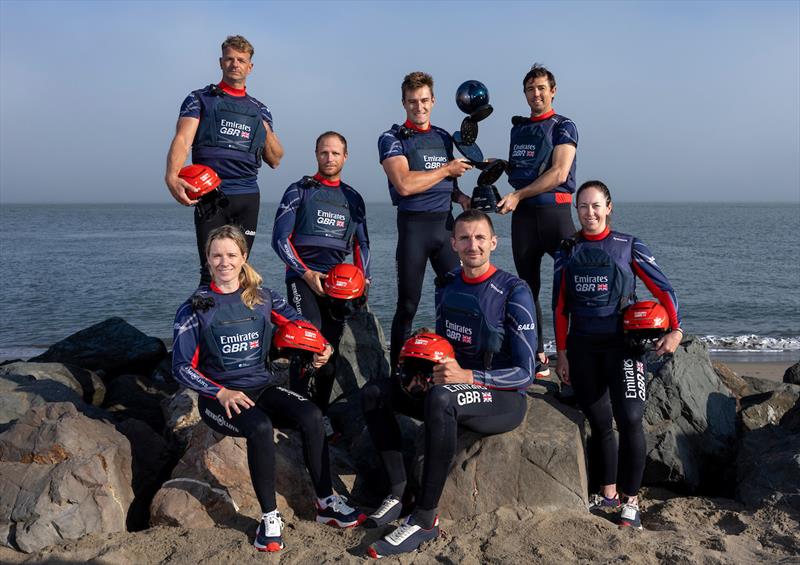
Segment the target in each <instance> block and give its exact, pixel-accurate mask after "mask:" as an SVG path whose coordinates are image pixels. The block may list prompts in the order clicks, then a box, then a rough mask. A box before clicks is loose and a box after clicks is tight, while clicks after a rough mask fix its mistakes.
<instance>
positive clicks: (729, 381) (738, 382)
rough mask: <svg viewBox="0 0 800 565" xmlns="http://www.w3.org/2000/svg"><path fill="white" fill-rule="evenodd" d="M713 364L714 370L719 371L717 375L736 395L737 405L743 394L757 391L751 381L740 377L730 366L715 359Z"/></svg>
mask: <svg viewBox="0 0 800 565" xmlns="http://www.w3.org/2000/svg"><path fill="white" fill-rule="evenodd" d="M711 366H712V367H714V372H715V373H717V376H718V377H719V378H720V380H721V381H722V383H723V384H724V385H725V386H726V387H728V390H730V391H731V392H732V393H733V395H734V396H735V397H736V401H737V406H738V401H739V399H741V398H742V397H743V396H748V395H751V394H753V393H754V392H755V390H754V389H753V387H752V386H750V383H748V382H747V381H746V380H745V379H744V377H740V376H739V375H738V374H736V372H735V371H734V370H733V369H731V368H730V367H728V366H727V365H726V364H725V363H720V362H719V361H714V362H713V363H711Z"/></svg>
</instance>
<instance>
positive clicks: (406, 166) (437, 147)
mask: <svg viewBox="0 0 800 565" xmlns="http://www.w3.org/2000/svg"><path fill="white" fill-rule="evenodd" d="M400 88H401V92H402V102H403V108H404V109H405V111H406V121H405V123H403V125H398V124H394V125H393V126H392V127H391V129H389V130H387V131H385V132H383V133H382V134H381V136H380V138H379V139H378V152H379V155H380V162H381V165H382V166H383V170H384V172H385V173H386V177H387V179H388V182H389V195H390V197H391V199H392V204H393V205H394V206H397V235H398V239H397V249H396V252H395V258H396V261H397V309H396V310H395V314H394V319H393V320H392V333H391V363H392V367H396V365H397V360H398V356H399V354H400V348H401V347H402V346H403V343H405V341H406V339H408V337H409V336H410V335H411V325H412V323H413V321H414V316H415V315H416V313H417V306H418V305H419V300H420V296H421V294H422V282H423V280H424V278H425V266H426V265H427V263H428V261H430V263H431V266H432V267H433V270H434V271H435V272H436V276H438V277H442V276H444V275H445V274H447V273H448V272H450V271H452V270H453V269H455V268H456V267H458V257H457V256H456V254H455V252H454V251H453V249H452V248H451V247H450V236H451V234H452V230H453V215H452V213H451V210H452V203H453V202H458V203H459V204H461V206H462V207H463V208H464V209H466V208H468V207H469V197H468V196H467V195H466V194H464V193H463V192H461V191H459V189H458V185H457V183H456V178H457V177H460V176H461V175H463V174H464V173H465V172H466V171H468V170H469V169H471V168H472V166H471V165H470V164H468V163H467V162H466V161H464V160H461V159H454V158H453V142H452V139H451V138H450V134H449V133H447V131H445V130H444V129H442V128H438V127H436V126H434V125H431V121H430V120H431V110H432V109H433V106H434V104H435V103H436V98H435V97H434V95H433V78H432V77H431V76H430V75H429V74H426V73H423V72H419V71H417V72H413V73H410V74H408V75H406V77H405V78H404V79H403V83H402V85H401V87H400Z"/></svg>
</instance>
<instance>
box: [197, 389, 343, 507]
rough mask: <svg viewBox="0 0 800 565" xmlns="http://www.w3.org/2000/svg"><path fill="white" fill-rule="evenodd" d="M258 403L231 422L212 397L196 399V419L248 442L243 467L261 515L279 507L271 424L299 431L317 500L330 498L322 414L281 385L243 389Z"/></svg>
mask: <svg viewBox="0 0 800 565" xmlns="http://www.w3.org/2000/svg"><path fill="white" fill-rule="evenodd" d="M243 392H244V393H245V394H247V396H249V397H250V398H252V399H253V400H254V401H255V403H256V405H255V406H253V407H251V408H247V409H241V410H242V412H241V414H235V413H234V414H233V415H232V417H231V419H230V420H229V419H228V418H227V416H225V408H223V407H222V404H220V403H219V401H218V400H217V399H216V398H208V397H207V396H203V395H200V398H199V402H198V408H199V410H200V417H201V418H202V419H203V421H204V422H205V423H206V424H207V425H208V426H209V427H210V428H211V429H212V430H214V431H215V432H219V433H221V434H224V435H226V436H233V437H244V438H247V466H248V467H249V468H250V479H251V480H252V481H253V490H255V492H256V497H257V498H258V503H259V504H260V505H261V512H263V513H266V512H271V511H273V510H275V509H276V508H277V505H276V502H275V442H274V436H273V431H272V428H273V425H274V426H276V427H278V428H290V429H295V430H299V431H300V435H301V436H302V440H303V457H304V458H305V462H306V468H307V469H308V472H309V474H310V475H311V482H312V483H313V485H314V492H316V494H317V496H318V497H319V498H324V497H327V496H330V495H331V494H333V489H332V487H331V470H330V461H329V458H328V442H326V441H325V431H324V430H323V428H322V413H321V412H320V411H319V409H318V408H317V407H316V406H314V404H312V403H311V402H309V401H308V400H307V399H305V398H303V397H302V396H300V395H299V394H297V393H295V392H292V391H290V390H287V389H285V388H283V387H279V386H276V387H270V388H267V389H264V390H263V392H261V391H243Z"/></svg>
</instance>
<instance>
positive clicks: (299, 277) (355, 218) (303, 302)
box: [272, 131, 370, 440]
mask: <svg viewBox="0 0 800 565" xmlns="http://www.w3.org/2000/svg"><path fill="white" fill-rule="evenodd" d="M314 151H315V155H316V158H317V172H316V174H314V176H311V177H309V176H306V177H303V178H302V179H300V180H299V181H297V182H295V183H293V184H292V185H290V186H289V188H287V189H286V192H285V193H284V194H283V198H282V199H281V203H280V205H279V206H278V211H277V212H276V213H275V223H274V225H273V228H272V248H273V249H274V250H275V252H276V253H277V254H278V256H279V257H280V258H281V260H282V261H283V262H284V263H286V294H287V297H288V299H289V302H290V303H291V304H292V306H294V308H295V310H297V311H298V312H299V313H300V314H301V315H302V316H303V317H305V318H306V319H307V320H308V321H310V322H311V323H312V324H314V325H315V326H316V327H318V328H320V329H321V330H322V335H324V336H325V339H327V340H328V341H329V342H330V343H331V344H332V345H333V346H334V349H335V350H338V344H339V340H340V338H341V335H342V330H343V329H344V323H345V320H344V316H343V315H339V314H340V313H338V311H337V312H334V310H336V306H337V304H335V303H333V302H332V301H331V299H330V298H329V297H327V296H326V293H325V289H324V286H325V278H326V277H327V275H326V273H328V272H329V271H330V270H331V269H332V268H333V267H334V266H336V265H339V264H340V263H343V262H344V261H345V259H346V258H347V256H348V255H350V254H351V253H352V255H353V263H354V264H355V266H356V267H357V268H358V269H359V270H360V271H361V274H363V279H365V280H366V283H367V284H368V283H369V279H370V272H369V236H368V234H367V218H366V208H365V206H364V200H363V199H362V198H361V195H360V194H359V193H358V192H357V191H356V190H355V189H354V188H353V187H351V186H349V185H347V184H345V183H344V182H342V180H341V173H342V168H343V167H344V163H345V161H347V140H346V139H345V138H344V136H343V135H342V134H340V133H338V132H335V131H326V132H325V133H323V134H321V135H320V136H319V137H318V138H317V142H316V146H315V150H314ZM340 282H343V281H340ZM335 355H336V353H334V358H333V359H332V360H331V362H330V363H328V364H327V366H326V367H325V368H324V369H321V370H319V371H317V372H316V374H315V377H314V381H315V382H314V384H315V390H314V394H313V398H312V400H314V403H315V404H317V406H319V407H320V409H321V410H322V414H323V416H325V420H324V425H325V433H326V435H327V436H328V438H329V439H331V440H333V439H334V438H335V436H336V435H337V434H335V432H334V430H333V428H332V426H331V423H330V420H329V419H328V417H327V411H328V404H329V402H330V395H331V390H332V387H333V381H334V373H333V370H334V368H335V366H336V359H335ZM298 371H299V368H296V367H295V368H293V370H292V373H293V375H292V376H293V381H294V383H293V386H294V387H295V388H296V389H297V390H298V392H303V393H305V392H307V391H306V390H304V389H305V388H306V387H305V385H306V381H302V382H299V383H298V380H299V379H302V378H303V377H302V376H301V375H298Z"/></svg>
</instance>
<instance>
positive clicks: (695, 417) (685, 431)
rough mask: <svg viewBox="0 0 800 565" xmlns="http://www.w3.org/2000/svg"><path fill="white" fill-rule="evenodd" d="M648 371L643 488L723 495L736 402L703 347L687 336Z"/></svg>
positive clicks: (730, 451) (734, 425) (729, 482)
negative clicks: (645, 459) (661, 486)
mask: <svg viewBox="0 0 800 565" xmlns="http://www.w3.org/2000/svg"><path fill="white" fill-rule="evenodd" d="M648 370H650V371H652V373H653V374H652V375H648V384H647V387H648V399H647V404H646V406H645V414H644V419H645V433H646V436H647V446H648V453H647V465H646V467H645V474H644V481H645V484H649V485H664V486H668V487H670V488H672V489H674V490H678V491H684V492H687V491H688V492H698V491H704V492H708V493H712V494H726V493H725V492H724V487H725V485H728V484H731V482H732V481H727V480H725V479H726V478H728V473H729V470H730V469H731V468H732V463H733V457H734V446H735V442H736V399H735V398H734V397H733V396H732V393H731V392H730V390H728V388H727V387H726V386H725V385H724V384H723V383H722V382H721V381H720V379H719V377H718V376H717V374H716V373H715V371H714V368H713V367H712V366H711V361H710V360H709V358H708V350H707V349H706V346H705V345H704V344H703V343H702V342H700V340H698V339H695V338H693V337H690V336H687V338H686V339H685V340H684V341H683V342H682V343H681V344H680V346H679V347H678V349H677V350H676V351H675V353H674V355H672V356H670V357H669V358H668V359H662V360H653V361H652V362H651V363H650V364H649V366H648ZM730 479H732V477H730ZM721 489H723V490H721Z"/></svg>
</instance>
